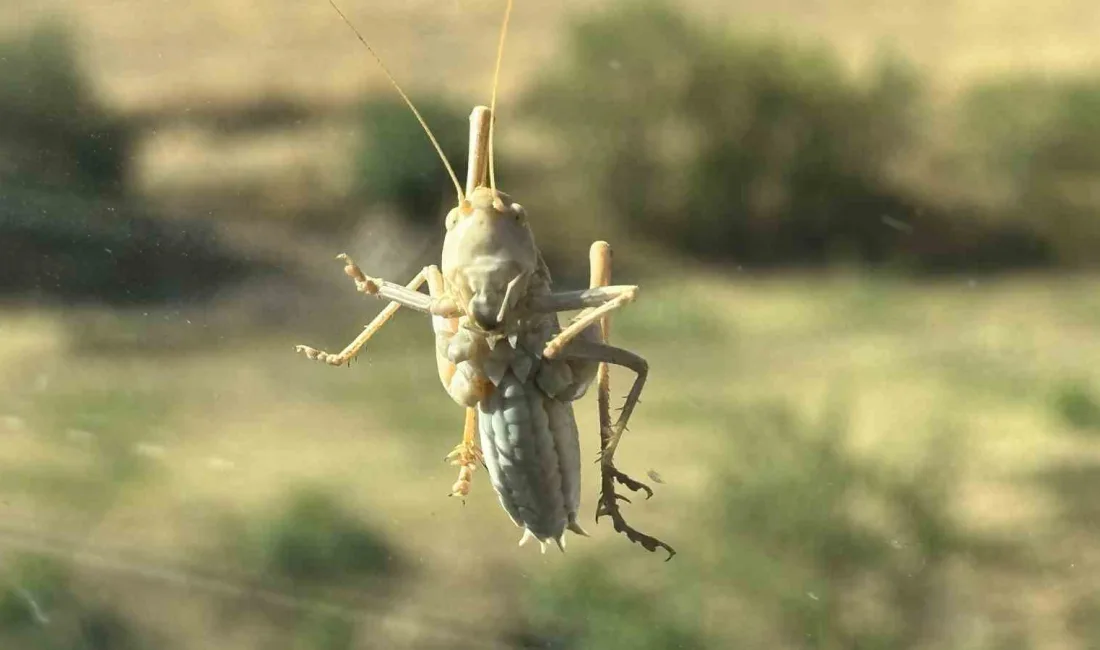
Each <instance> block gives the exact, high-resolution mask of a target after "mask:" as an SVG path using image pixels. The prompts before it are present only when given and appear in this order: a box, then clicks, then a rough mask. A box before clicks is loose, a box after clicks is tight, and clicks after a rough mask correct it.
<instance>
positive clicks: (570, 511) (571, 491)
mask: <svg viewBox="0 0 1100 650" xmlns="http://www.w3.org/2000/svg"><path fill="white" fill-rule="evenodd" d="M479 409H480V417H479V418H478V421H479V430H480V435H481V449H482V453H483V454H484V458H485V465H486V467H487V468H488V470H489V478H490V481H491V482H492V484H493V488H494V489H495V490H496V492H497V496H498V497H499V498H500V503H501V505H502V506H503V507H504V509H505V511H506V512H507V513H508V515H509V516H510V517H511V518H512V521H514V522H515V523H516V525H517V526H520V527H523V528H525V532H524V537H523V539H522V540H521V541H520V543H521V544H522V543H523V542H525V541H526V540H527V539H529V538H530V537H534V538H535V539H537V540H538V541H539V542H541V543H543V544H544V545H545V543H546V542H547V541H549V540H553V541H555V542H556V543H557V544H558V545H559V546H561V545H562V544H563V542H564V533H565V530H566V529H567V528H568V529H570V530H573V531H574V532H579V533H581V534H583V530H581V529H580V527H579V526H578V525H577V523H576V518H577V509H578V507H579V503H580V469H581V468H580V443H579V440H578V435H577V423H576V419H575V418H574V416H573V409H572V406H571V405H570V404H569V403H567V402H561V401H558V400H555V399H552V398H550V397H547V396H546V394H545V393H543V391H542V390H540V389H539V387H538V386H537V385H536V384H535V383H534V380H533V379H530V380H529V381H527V382H521V381H520V380H519V379H518V378H517V377H516V376H515V374H514V373H513V372H512V371H511V370H509V371H508V372H507V373H505V375H504V376H503V377H502V378H501V380H500V382H499V383H498V384H497V387H496V390H495V391H494V392H493V393H492V395H490V396H488V397H486V398H485V399H484V400H482V401H481V403H480V405H479Z"/></svg>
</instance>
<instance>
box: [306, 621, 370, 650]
mask: <svg viewBox="0 0 1100 650" xmlns="http://www.w3.org/2000/svg"><path fill="white" fill-rule="evenodd" d="M293 647H294V650H351V649H352V648H354V647H355V624H354V623H353V622H352V621H349V620H348V619H347V618H344V617H342V616H336V615H334V614H315V615H313V616H307V617H305V619H304V620H302V621H300V622H299V623H298V624H297V626H296V630H295V637H294V646H293Z"/></svg>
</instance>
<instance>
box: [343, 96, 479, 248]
mask: <svg viewBox="0 0 1100 650" xmlns="http://www.w3.org/2000/svg"><path fill="white" fill-rule="evenodd" d="M417 110H419V111H420V113H421V115H423V117H424V121H425V122H427V123H428V127H429V128H431V130H432V133H433V134H434V135H435V137H436V140H438V141H439V145H440V147H442V148H443V153H445V154H446V156H447V159H448V160H449V161H451V165H452V166H454V168H455V173H456V174H458V176H459V182H460V183H463V184H465V178H466V177H465V167H466V164H465V160H466V145H467V143H466V140H467V134H468V132H469V122H468V121H467V112H466V111H464V110H462V109H460V108H457V107H456V106H455V105H453V104H451V103H450V102H448V101H446V100H443V99H438V98H434V99H429V100H418V101H417ZM363 126H364V130H365V138H364V141H363V145H362V148H361V149H360V152H359V155H358V163H357V164H358V176H357V178H358V190H357V191H358V192H359V193H360V194H361V195H362V196H363V197H364V198H365V200H366V201H367V203H368V204H376V205H377V204H383V205H388V206H390V207H393V208H396V209H397V210H398V211H399V212H400V213H401V214H402V215H403V216H404V217H405V218H406V219H409V220H410V221H412V222H414V223H418V224H423V225H436V226H438V227H439V229H440V230H442V227H443V218H444V217H445V216H446V214H447V211H448V210H450V209H451V208H453V207H454V206H455V200H456V199H455V194H454V189H453V187H452V184H451V183H450V182H449V179H448V178H447V173H446V171H445V170H444V168H443V163H442V162H441V161H440V160H439V155H438V154H437V153H436V152H435V149H434V148H433V147H432V143H431V141H429V140H428V137H427V135H426V134H425V133H424V130H423V129H422V128H421V126H420V123H419V122H417V120H416V116H415V115H413V114H412V112H411V111H410V110H409V107H408V106H407V105H406V104H405V103H404V102H402V101H401V100H399V99H397V100H391V99H385V100H374V101H370V102H368V103H367V104H366V106H365V107H364V109H363Z"/></svg>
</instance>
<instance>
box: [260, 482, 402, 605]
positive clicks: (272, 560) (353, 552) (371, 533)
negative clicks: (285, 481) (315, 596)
mask: <svg viewBox="0 0 1100 650" xmlns="http://www.w3.org/2000/svg"><path fill="white" fill-rule="evenodd" d="M243 543H244V547H243V548H242V549H241V550H242V551H243V552H244V553H245V557H244V563H245V564H246V565H248V566H252V567H254V568H255V569H256V571H257V573H258V574H260V575H263V576H265V577H266V578H271V579H274V580H276V581H282V582H287V583H289V584H291V585H293V586H295V587H317V586H324V585H360V586H374V587H378V586H383V585H385V584H387V583H386V578H390V577H393V576H394V575H397V574H399V573H401V572H402V571H403V569H404V568H405V567H404V564H403V562H402V561H401V559H400V558H399V557H398V554H397V551H396V550H395V549H393V548H392V547H391V546H390V544H389V543H388V542H387V541H386V540H385V539H384V538H383V537H382V535H381V534H380V533H378V532H376V531H375V530H373V529H371V528H369V527H367V526H366V525H365V524H364V523H363V522H361V521H360V520H359V519H358V518H357V517H356V516H355V514H354V513H352V512H350V511H348V510H347V509H346V508H345V507H344V506H342V505H341V504H340V503H339V501H337V500H336V499H335V498H334V497H333V496H331V495H329V494H327V493H325V492H323V491H321V490H319V489H315V488H310V489H302V490H296V491H294V492H292V493H291V494H290V495H289V497H288V498H287V499H286V501H285V502H284V503H283V504H282V505H281V506H280V507H279V509H278V511H277V512H275V513H274V514H272V515H271V517H270V518H268V519H265V520H263V521H260V522H258V523H257V524H256V525H255V527H254V529H253V531H252V532H251V534H250V535H249V536H248V538H247V539H245V540H243Z"/></svg>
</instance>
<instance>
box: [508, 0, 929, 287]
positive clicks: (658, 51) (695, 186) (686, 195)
mask: <svg viewBox="0 0 1100 650" xmlns="http://www.w3.org/2000/svg"><path fill="white" fill-rule="evenodd" d="M920 100H921V94H920V85H919V83H918V81H917V78H916V76H915V74H913V73H912V72H911V71H910V70H909V69H908V68H907V67H905V66H904V65H902V64H901V63H900V62H899V61H898V60H894V59H889V60H886V61H884V62H883V63H882V64H881V65H880V67H879V69H878V70H877V71H876V73H875V75H874V78H873V80H872V81H871V83H869V84H866V85H863V86H861V85H859V84H857V83H855V82H854V81H852V80H850V79H849V78H848V77H847V75H845V74H844V71H843V70H842V69H841V67H840V66H839V64H838V63H837V61H836V60H835V58H834V57H833V56H832V55H831V53H829V52H827V51H824V50H820V49H800V48H796V47H793V46H791V45H788V44H786V43H783V42H780V41H767V40H761V41H751V40H747V39H740V38H734V37H732V36H727V35H725V34H716V33H713V32H711V31H708V30H706V29H704V28H703V27H702V26H700V25H697V24H694V23H692V22H691V21H690V20H689V19H688V18H687V17H685V16H684V15H682V14H680V13H678V12H676V11H674V10H673V9H671V8H670V7H668V6H666V5H664V4H663V3H660V2H652V1H647V2H642V3H629V4H621V5H619V6H618V7H617V8H616V9H614V10H611V11H609V12H607V13H605V14H602V15H598V16H596V17H593V18H590V19H588V20H586V21H584V22H581V23H578V24H577V25H575V26H574V28H573V30H572V32H571V35H570V40H569V44H568V46H567V48H566V53H565V56H564V59H563V64H562V67H561V68H559V69H556V70H553V71H552V72H550V73H547V75H546V76H545V77H544V78H543V79H542V80H540V81H539V82H538V83H536V85H535V88H534V90H533V91H532V92H531V94H530V96H529V97H528V98H527V101H526V103H525V107H526V110H527V112H528V114H529V115H530V116H531V117H532V118H533V119H534V120H536V121H538V122H539V123H542V124H544V125H547V124H552V125H554V126H555V127H556V129H557V131H558V135H560V136H561V139H562V142H563V146H567V147H568V149H569V158H568V166H567V168H566V169H568V171H569V173H572V174H576V175H578V176H580V177H582V178H584V179H587V180H588V182H589V183H590V188H589V190H588V191H590V192H591V195H592V196H597V197H601V198H603V199H605V200H606V203H607V204H608V205H607V206H606V207H608V208H609V209H610V210H609V211H610V212H611V214H612V215H613V216H614V218H616V219H618V220H619V221H620V222H621V223H623V224H626V225H627V227H631V228H637V229H640V230H644V231H646V232H648V233H649V234H650V235H651V236H653V237H656V238H659V239H662V240H664V241H668V242H675V244H676V245H678V246H679V247H680V248H682V249H684V250H686V251H688V252H691V253H693V254H695V255H698V256H704V257H708V258H712V259H735V260H737V261H738V262H743V263H751V264H754V265H760V264H768V263H773V262H783V263H820V262H824V261H827V260H829V259H830V258H831V257H833V256H834V255H835V254H837V253H841V254H842V255H852V256H854V257H856V258H858V259H862V260H867V261H879V260H881V259H882V258H883V257H885V255H886V254H887V253H888V249H889V248H891V247H896V245H897V243H898V242H900V241H902V240H903V235H902V234H900V233H899V232H898V231H897V230H896V229H893V228H890V227H887V226H884V225H883V217H884V216H889V215H892V216H895V217H896V218H899V219H901V220H905V219H907V218H909V215H910V214H911V213H912V212H913V207H912V206H911V205H910V204H909V202H908V201H907V200H906V198H905V197H904V195H903V193H902V192H901V191H900V190H899V189H898V188H896V187H894V185H893V184H892V182H891V179H890V177H889V169H890V166H891V164H892V163H893V162H894V160H895V158H896V157H898V156H899V155H901V154H902V153H903V152H904V151H905V149H906V146H907V145H908V143H909V140H910V138H911V136H912V133H913V129H914V122H915V117H914V111H916V110H919V106H920ZM578 184H579V183H574V185H578ZM589 203H590V204H591V202H589Z"/></svg>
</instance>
